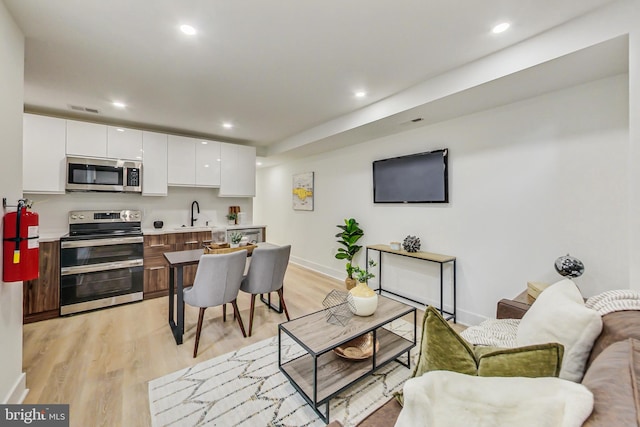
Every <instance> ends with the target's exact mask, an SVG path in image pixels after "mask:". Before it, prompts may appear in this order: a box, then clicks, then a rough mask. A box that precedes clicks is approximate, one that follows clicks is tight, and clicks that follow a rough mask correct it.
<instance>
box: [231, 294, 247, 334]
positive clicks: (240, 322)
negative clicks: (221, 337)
mask: <svg viewBox="0 0 640 427" xmlns="http://www.w3.org/2000/svg"><path fill="white" fill-rule="evenodd" d="M231 305H232V306H233V312H234V313H235V316H236V318H237V319H238V324H239V325H240V330H241V331H242V336H243V337H245V338H246V337H247V333H246V332H245V331H244V324H243V323H242V317H240V311H239V310H238V304H237V303H236V300H233V301H231Z"/></svg>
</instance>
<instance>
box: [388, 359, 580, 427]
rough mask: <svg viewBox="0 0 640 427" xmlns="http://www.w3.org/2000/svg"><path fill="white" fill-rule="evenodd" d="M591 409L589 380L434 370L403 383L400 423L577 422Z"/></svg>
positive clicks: (527, 425) (556, 426)
mask: <svg viewBox="0 0 640 427" xmlns="http://www.w3.org/2000/svg"><path fill="white" fill-rule="evenodd" d="M592 410H593V394H591V392H590V391H589V390H588V389H587V388H586V387H585V386H583V385H582V384H576V383H573V382H571V381H566V380H562V379H559V378H549V377H547V378H523V377H476V376H471V375H464V374H459V373H457V372H448V371H432V372H428V373H425V374H424V375H422V376H420V377H416V378H412V379H410V380H408V381H407V382H406V383H405V385H404V407H403V409H402V411H401V412H400V416H399V417H398V421H397V422H396V427H417V426H425V427H502V426H504V427H513V426H518V427H574V426H575V427H579V426H581V425H582V423H583V422H584V421H585V420H586V419H587V417H588V416H589V415H590V414H591V411H592Z"/></svg>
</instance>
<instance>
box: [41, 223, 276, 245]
mask: <svg viewBox="0 0 640 427" xmlns="http://www.w3.org/2000/svg"><path fill="white" fill-rule="evenodd" d="M245 228H267V226H266V225H214V226H209V227H179V226H174V227H163V228H143V229H142V233H143V234H147V235H153V234H168V233H190V232H198V231H212V230H214V229H217V230H241V229H245ZM67 233H68V231H67V230H60V231H48V232H45V233H40V236H39V238H38V240H39V241H40V242H55V241H57V240H60V238H61V237H62V236H64V235H65V234H67Z"/></svg>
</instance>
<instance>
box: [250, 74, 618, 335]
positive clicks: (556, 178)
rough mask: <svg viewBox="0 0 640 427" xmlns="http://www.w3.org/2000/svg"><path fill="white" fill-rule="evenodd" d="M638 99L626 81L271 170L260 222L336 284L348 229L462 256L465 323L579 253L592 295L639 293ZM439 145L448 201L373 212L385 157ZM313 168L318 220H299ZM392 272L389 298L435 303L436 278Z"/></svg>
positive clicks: (427, 271) (396, 267)
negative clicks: (356, 226)
mask: <svg viewBox="0 0 640 427" xmlns="http://www.w3.org/2000/svg"><path fill="white" fill-rule="evenodd" d="M628 90H629V89H628V76H627V75H621V76H617V77H612V78H608V79H604V80H600V81H596V82H592V83H589V84H587V85H582V86H578V87H573V88H568V89H566V90H562V91H559V92H555V93H551V94H547V95H543V96H540V97H536V98H532V99H528V100H525V101H521V102H518V103H515V104H511V105H507V106H504V107H500V108H497V109H493V110H489V111H485V112H481V113H478V114H474V115H471V116H466V117H461V118H457V119H454V120H450V121H447V122H443V123H439V124H436V125H432V126H428V127H424V128H419V129H415V130H412V131H408V132H404V133H401V134H397V135H393V136H389V137H385V138H381V139H376V140H372V141H369V142H366V143H363V144H359V145H356V146H351V147H347V148H344V149H340V150H336V151H333V152H329V153H325V154H322V155H317V156H314V157H310V158H306V159H304V160H300V161H296V162H292V163H288V164H284V165H280V166H276V167H272V168H267V169H262V170H259V172H258V180H257V181H258V189H257V195H258V196H257V197H256V200H255V206H254V216H255V218H256V220H257V221H258V222H264V223H267V224H269V227H270V230H269V236H270V237H269V239H270V240H272V241H275V242H276V243H291V244H292V245H293V248H292V249H293V254H292V257H293V259H294V260H296V261H297V262H299V263H301V264H304V265H307V266H310V267H312V268H315V269H317V270H319V271H322V272H325V273H327V274H330V275H333V276H334V277H338V278H343V277H344V275H345V274H344V269H343V268H344V263H343V262H341V261H338V260H335V259H334V257H333V254H334V253H335V250H336V248H337V244H336V243H335V238H334V235H335V233H336V232H337V231H338V230H337V229H336V228H335V225H336V224H338V223H341V221H342V219H343V218H346V217H355V218H356V219H357V220H358V221H359V222H360V224H361V226H362V227H363V229H364V230H365V237H364V238H363V243H365V244H376V243H388V242H389V241H392V240H402V239H403V238H404V237H405V236H406V235H408V234H412V235H417V236H419V237H420V238H421V240H422V243H423V246H422V248H423V250H426V251H430V252H436V253H443V254H448V255H455V256H457V257H458V269H457V272H458V309H459V310H460V313H459V315H460V318H459V319H460V321H462V322H463V323H476V322H477V321H479V320H480V318H481V317H485V316H486V317H488V316H492V315H493V314H494V313H495V304H496V302H497V301H498V300H499V299H501V298H504V297H512V296H515V295H517V294H518V293H519V292H521V291H522V290H523V289H524V288H525V287H526V282H527V281H547V282H552V281H555V280H557V279H559V277H560V276H558V275H557V273H555V271H554V269H553V262H554V260H555V259H556V258H557V257H558V256H560V255H564V254H566V253H567V252H569V253H571V254H572V255H574V256H576V257H578V258H580V259H581V260H582V261H583V262H584V263H585V266H586V271H585V274H584V275H583V276H582V277H581V278H579V279H577V283H578V285H579V286H580V287H581V289H582V291H583V293H584V294H585V295H592V294H594V293H598V292H600V291H603V290H606V289H614V288H627V287H629V284H628V275H629V259H628V245H629V241H628V238H627V229H628V214H627V210H628V205H627V203H628V202H627V195H628V190H629V189H628V163H627V158H628V155H629V146H628V143H629V142H628V141H629V140H628V138H629V135H628V128H629V123H628V113H629V112H628V93H629V92H628ZM437 148H449V149H450V157H449V166H450V175H449V177H450V190H449V191H450V193H449V195H450V203H449V204H444V205H427V204H424V205H415V206H414V205H411V206H406V205H405V206H403V205H381V204H373V203H372V178H371V162H372V161H373V160H376V159H381V158H386V157H392V156H397V155H403V154H410V153H417V152H422V151H427V150H431V149H437ZM307 171H314V172H315V211H313V212H300V211H293V210H292V209H291V197H292V195H291V177H292V174H295V173H299V172H307ZM363 258H364V256H363V255H361V256H360V263H361V265H363V263H364V261H363ZM384 263H385V266H386V267H387V268H385V270H383V275H384V277H385V279H384V283H385V287H387V286H388V287H394V288H396V289H401V290H402V291H403V292H405V293H408V294H412V295H414V296H420V298H421V299H425V298H426V299H427V300H429V301H434V300H435V298H436V297H437V292H434V291H435V290H436V287H437V277H438V270H437V268H436V267H428V266H426V265H423V263H420V262H416V261H407V260H404V259H398V258H397V257H395V258H388V259H387V258H385V259H384ZM425 283H427V284H428V285H427V284H425Z"/></svg>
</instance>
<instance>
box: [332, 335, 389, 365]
mask: <svg viewBox="0 0 640 427" xmlns="http://www.w3.org/2000/svg"><path fill="white" fill-rule="evenodd" d="M379 349H380V341H378V342H376V351H378V350H379ZM333 352H334V353H335V354H336V355H338V356H340V357H342V358H343V359H347V360H364V359H368V358H369V357H371V356H373V334H372V333H371V332H369V333H368V334H366V335H362V336H359V337H358V338H354V339H352V340H351V341H349V342H346V343H344V344H342V345H341V346H339V347H336V348H334V349H333Z"/></svg>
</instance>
